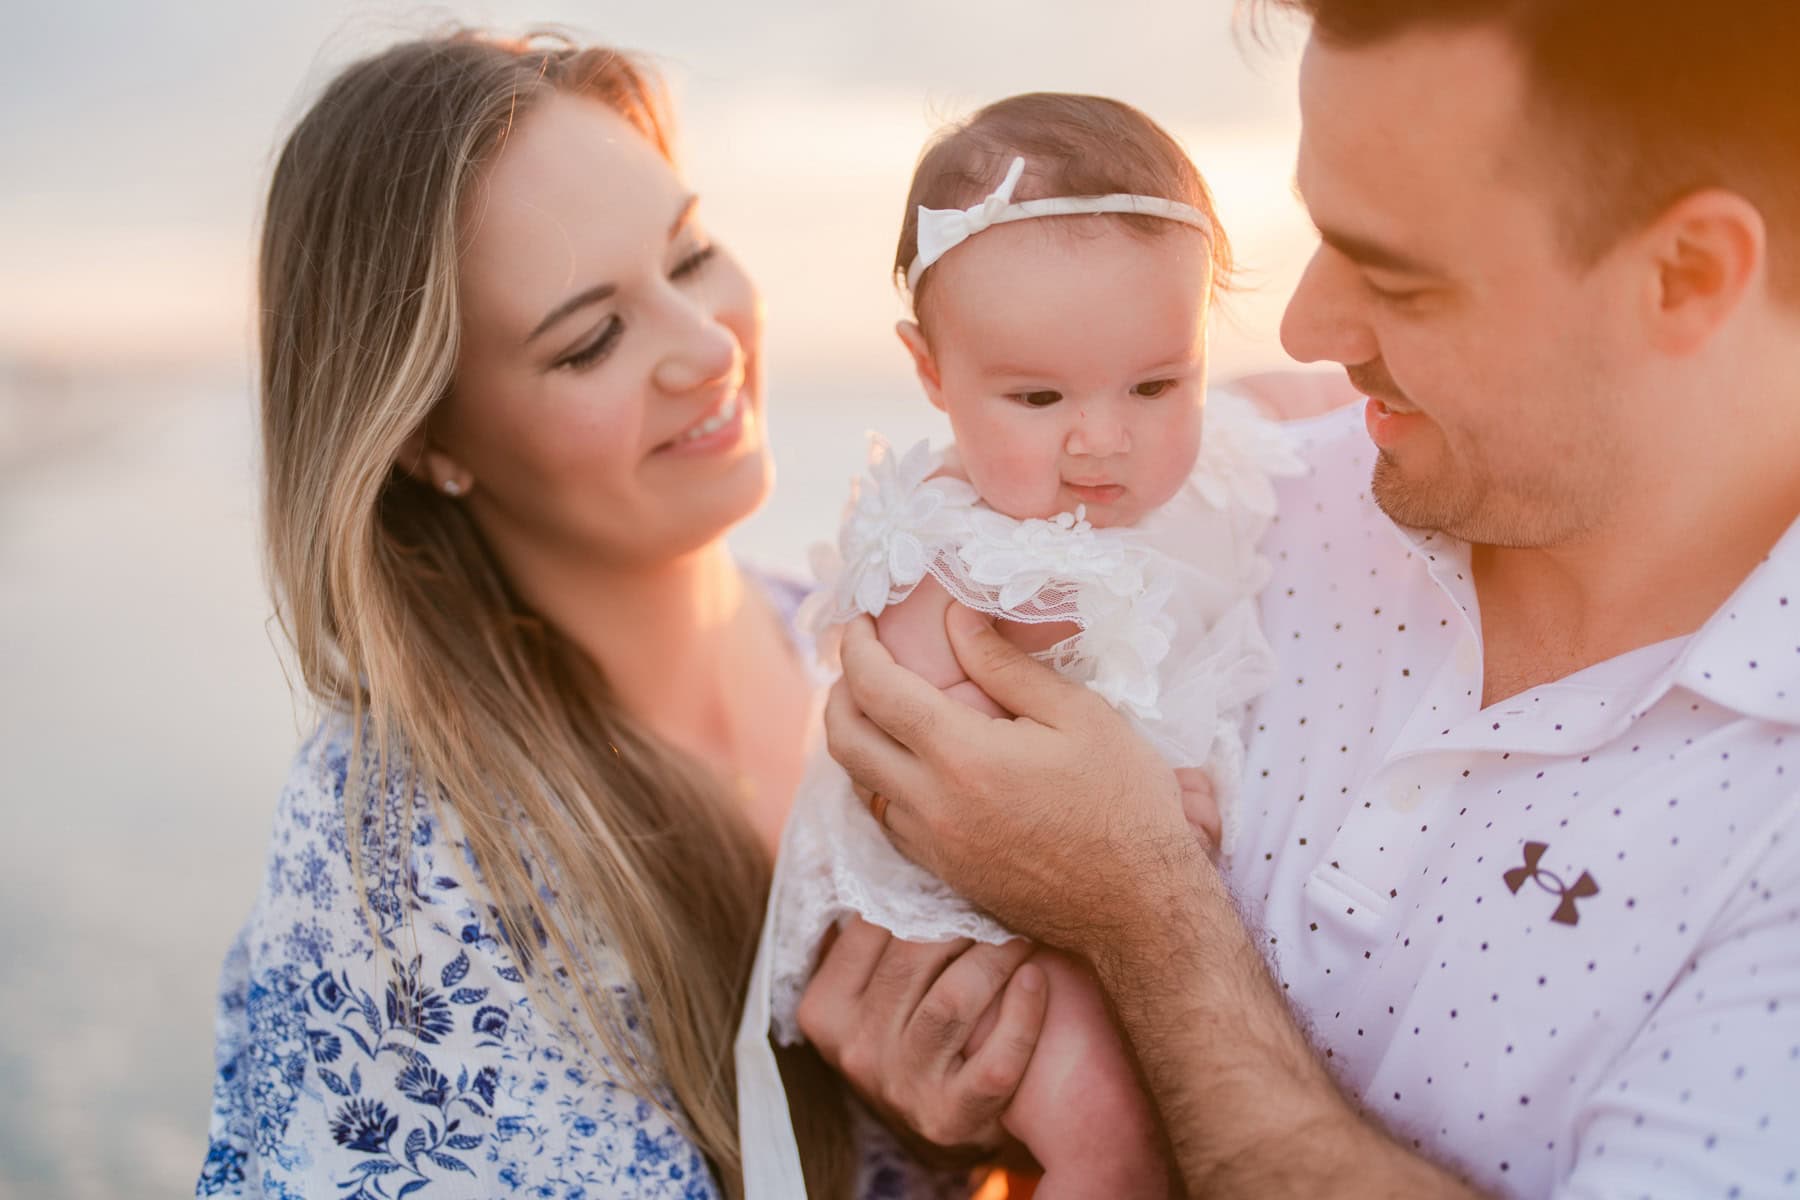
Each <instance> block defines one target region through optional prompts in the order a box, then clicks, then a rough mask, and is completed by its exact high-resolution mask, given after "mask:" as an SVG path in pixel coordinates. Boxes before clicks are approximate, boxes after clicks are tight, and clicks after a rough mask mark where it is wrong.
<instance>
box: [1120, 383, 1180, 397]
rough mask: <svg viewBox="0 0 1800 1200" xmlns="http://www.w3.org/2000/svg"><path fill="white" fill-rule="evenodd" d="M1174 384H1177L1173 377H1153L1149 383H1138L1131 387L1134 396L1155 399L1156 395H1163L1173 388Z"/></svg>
mask: <svg viewBox="0 0 1800 1200" xmlns="http://www.w3.org/2000/svg"><path fill="white" fill-rule="evenodd" d="M1174 386H1175V381H1174V380H1173V379H1152V380H1150V381H1149V382H1147V383H1140V384H1138V385H1137V386H1136V387H1134V388H1132V389H1131V393H1132V395H1134V396H1143V397H1146V398H1147V399H1155V398H1156V397H1158V396H1160V395H1162V394H1163V393H1164V392H1166V391H1168V390H1169V389H1170V388H1172V387H1174Z"/></svg>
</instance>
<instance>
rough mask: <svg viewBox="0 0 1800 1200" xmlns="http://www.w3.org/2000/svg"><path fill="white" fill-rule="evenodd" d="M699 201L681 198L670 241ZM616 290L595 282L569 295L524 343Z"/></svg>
mask: <svg viewBox="0 0 1800 1200" xmlns="http://www.w3.org/2000/svg"><path fill="white" fill-rule="evenodd" d="M699 203H700V197H699V196H695V195H689V196H687V197H686V198H685V199H683V200H682V202H681V208H680V210H679V211H677V212H676V214H675V220H674V221H673V222H672V223H671V224H670V225H669V240H670V241H674V240H675V237H676V235H677V234H679V233H680V232H681V231H682V230H683V229H684V228H686V226H687V223H688V222H689V221H690V220H692V219H693V216H694V208H695V206H696V205H698V204H699ZM618 290H619V285H618V284H616V283H597V284H595V285H594V286H593V287H590V288H583V289H582V290H581V291H579V292H576V293H575V294H574V295H573V296H570V297H569V298H568V299H567V300H564V301H563V302H562V303H561V304H559V305H557V306H556V307H555V308H553V309H551V310H550V311H549V312H548V313H547V314H545V316H544V319H543V320H541V321H539V322H538V323H537V328H535V329H533V330H532V331H531V332H530V333H528V334H526V335H525V344H526V345H530V344H531V343H532V342H534V341H536V340H537V338H538V335H539V334H541V333H543V332H544V331H545V330H546V329H549V328H550V327H551V326H552V325H555V324H556V323H557V322H558V321H560V320H562V319H563V318H564V317H566V316H568V315H569V314H570V313H573V312H577V311H579V310H581V309H584V308H586V307H587V306H588V305H590V304H598V303H600V301H602V300H605V299H607V298H609V297H610V296H611V295H612V294H613V293H614V292H616V291H618Z"/></svg>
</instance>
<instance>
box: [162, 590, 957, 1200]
mask: <svg viewBox="0 0 1800 1200" xmlns="http://www.w3.org/2000/svg"><path fill="white" fill-rule="evenodd" d="M784 607H787V608H788V610H789V611H790V612H791V605H786V606H784ZM350 735H351V729H350V724H349V721H348V719H347V718H343V717H329V718H327V719H326V720H325V722H324V723H323V724H322V725H321V726H320V728H319V729H318V731H317V732H316V733H314V734H313V736H312V737H311V738H310V739H309V740H308V741H307V742H306V744H305V745H304V746H302V747H301V749H300V751H299V754H298V755H297V757H296V759H295V761H294V765H293V771H292V774H291V776H290V778H289V781H288V784H287V787H286V788H285V790H284V791H283V793H282V796H281V801H280V804H279V806H278V808H277V811H276V814H275V829H274V835H273V838H272V841H271V845H270V851H269V861H268V870H267V872H266V874H265V876H264V879H263V885H262V891H261V894H260V895H259V896H258V898H257V901H256V906H255V908H254V909H253V910H252V913H251V916H250V920H249V922H248V924H247V925H246V926H245V928H244V930H243V932H242V933H241V934H240V935H239V937H238V939H237V942H236V943H235V944H234V945H233V946H232V948H231V950H230V952H229V954H228V955H227V956H226V959H225V966H224V970H223V974H222V978H221V981H220V996H219V1010H218V1026H217V1048H216V1052H215V1058H216V1062H217V1075H216V1076H215V1079H214V1084H213V1103H212V1126H211V1134H210V1140H209V1146H208V1150H207V1155H206V1162H205V1164H204V1166H203V1167H202V1169H201V1173H200V1180H199V1184H198V1186H197V1188H196V1195H200V1196H240V1197H281V1198H287V1197H309V1198H321V1197H330V1198H339V1200H401V1198H402V1197H408V1196H413V1197H417V1198H418V1200H462V1198H466V1197H495V1196H534V1197H556V1198H558V1200H614V1198H617V1200H626V1198H629V1200H640V1198H641V1200H652V1198H654V1200H662V1198H665V1197H667V1198H674V1197H682V1198H685V1200H711V1198H713V1197H717V1196H719V1195H720V1194H721V1193H720V1191H719V1189H718V1186H717V1184H716V1183H715V1181H714V1180H713V1177H712V1175H711V1172H710V1169H709V1168H708V1166H707V1163H706V1161H705V1159H704V1158H703V1157H702V1156H701V1154H700V1153H699V1151H698V1150H696V1149H695V1147H694V1146H693V1145H692V1144H691V1143H690V1142H689V1141H688V1139H687V1138H686V1137H685V1136H684V1134H683V1133H682V1131H681V1129H680V1128H679V1127H678V1126H677V1125H676V1124H675V1123H673V1122H672V1121H670V1120H669V1118H668V1117H667V1116H666V1115H665V1112H664V1109H665V1108H671V1109H672V1108H673V1107H674V1103H675V1102H674V1100H673V1097H672V1096H671V1095H670V1094H668V1092H667V1091H666V1090H665V1089H659V1091H660V1092H661V1094H660V1095H659V1096H658V1097H657V1099H658V1100H660V1102H661V1104H662V1106H663V1107H661V1108H659V1107H658V1105H657V1104H656V1103H652V1102H651V1100H650V1099H649V1098H646V1097H644V1096H640V1095H635V1094H633V1093H632V1092H631V1091H630V1090H629V1089H628V1087H627V1086H625V1085H623V1084H621V1083H617V1082H615V1077H617V1076H618V1075H619V1073H618V1072H617V1071H615V1070H613V1069H612V1066H613V1064H611V1063H609V1062H607V1061H605V1060H599V1061H596V1060H595V1059H594V1058H593V1057H592V1056H590V1055H589V1054H588V1053H586V1052H585V1051H584V1049H583V1044H582V1043H581V1041H580V1040H578V1039H577V1037H576V1034H575V1025H574V1022H573V1019H572V1016H571V1015H570V1014H569V1013H558V1014H548V1015H547V1014H545V1013H544V1012H541V1011H539V1008H540V1006H539V1005H538V1004H537V1003H535V1002H534V1000H533V998H532V997H531V995H530V994H529V993H528V989H527V986H526V982H525V978H524V976H523V975H522V974H521V973H520V970H519V968H518V966H517V965H516V962H515V960H514V957H513V955H512V952H511V950H510V949H509V947H508V946H507V944H506V943H505V942H504V941H503V940H502V939H501V938H500V936H499V929H498V924H497V921H496V919H495V915H494V912H493V910H492V909H491V908H490V907H489V905H488V904H487V903H486V902H485V900H483V899H481V898H480V897H479V895H478V894H477V893H476V892H474V891H472V890H471V888H470V886H469V885H470V881H472V880H475V879H477V878H478V876H477V875H476V873H475V870H474V864H473V859H472V857H471V856H470V854H469V852H468V849H467V847H466V845H465V843H464V840H463V837H462V834H461V832H460V827H459V826H458V824H457V823H456V821H455V818H454V815H453V814H450V813H447V812H446V813H443V814H438V813H435V812H433V810H432V809H431V807H430V805H429V803H428V801H427V799H426V797H425V796H424V794H423V793H422V792H420V791H417V790H415V789H413V788H412V787H411V786H410V784H409V783H408V781H407V780H406V778H405V776H404V774H403V773H402V772H401V771H399V770H398V769H395V770H392V771H390V772H389V773H388V775H387V776H386V777H385V778H382V777H379V776H378V775H376V774H375V763H374V759H373V754H372V752H371V753H369V754H368V755H366V756H365V758H364V761H363V762H362V763H361V764H359V770H361V771H362V772H363V773H364V775H363V778H364V780H365V781H366V782H368V783H369V784H371V785H372V786H371V789H370V791H369V792H368V793H366V794H368V795H371V796H378V797H379V801H378V802H374V803H371V804H370V806H369V815H368V817H367V818H366V819H365V820H364V821H363V822H362V828H361V829H360V830H358V831H357V834H356V836H358V837H359V838H360V842H361V846H360V849H361V851H362V862H363V864H364V868H365V870H367V871H369V872H370V874H371V876H372V878H371V879H370V881H369V882H370V887H369V910H371V915H372V916H373V918H374V921H375V936H373V937H371V935H370V927H369V924H368V923H367V921H366V920H365V912H364V908H363V903H362V899H361V897H360V895H359V892H358V889H357V887H356V885H355V882H354V879H353V876H352V873H351V867H350V838H351V831H350V830H349V829H348V827H347V820H346V816H345V811H344V791H345V784H346V781H347V780H348V778H349V774H350V770H351V761H350V758H351V736H350ZM611 968H612V972H613V978H612V980H611V983H612V986H613V988H614V991H615V993H616V994H617V996H618V997H619V1001H620V1003H621V1004H623V1005H625V1011H626V1012H627V1014H628V1015H629V1013H630V1010H631V1005H632V1002H633V998H634V996H635V994H636V991H635V988H634V987H633V985H632V983H631V980H630V979H629V977H628V976H627V975H626V973H625V970H624V968H623V966H622V964H620V963H618V962H617V961H616V960H615V961H614V962H613V963H612V964H611ZM603 969H604V968H603ZM628 1024H632V1022H630V1021H629V1019H628ZM644 1061H645V1062H647V1063H652V1064H653V1063H654V1061H655V1058H654V1051H653V1050H652V1049H651V1048H650V1047H649V1046H648V1045H647V1044H646V1045H645V1046H644ZM858 1127H859V1130H860V1131H861V1133H862V1137H861V1144H862V1146H863V1156H862V1160H863V1165H862V1169H861V1172H860V1176H859V1182H858V1189H857V1194H858V1195H859V1196H861V1197H866V1198H869V1200H874V1198H876V1197H900V1196H933V1197H951V1196H967V1194H968V1191H969V1185H968V1182H967V1177H966V1176H964V1177H961V1178H947V1177H944V1176H942V1175H938V1174H933V1173H931V1172H927V1171H924V1170H923V1169H921V1168H918V1167H916V1166H914V1165H912V1164H911V1163H910V1162H909V1161H908V1160H907V1159H905V1158H904V1157H903V1156H902V1155H901V1154H900V1152H899V1151H898V1150H897V1149H896V1148H895V1147H894V1145H893V1143H892V1142H891V1141H889V1140H888V1139H887V1138H886V1136H885V1135H884V1134H883V1133H882V1132H881V1131H880V1130H879V1128H878V1127H877V1126H875V1125H874V1123H873V1122H872V1121H868V1120H867V1119H866V1118H860V1116H859V1122H858Z"/></svg>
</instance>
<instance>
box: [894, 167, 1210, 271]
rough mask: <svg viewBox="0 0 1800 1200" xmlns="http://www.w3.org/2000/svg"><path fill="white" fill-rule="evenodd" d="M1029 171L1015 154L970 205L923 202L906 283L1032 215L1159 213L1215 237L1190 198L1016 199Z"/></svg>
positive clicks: (1121, 194) (1058, 197)
mask: <svg viewBox="0 0 1800 1200" xmlns="http://www.w3.org/2000/svg"><path fill="white" fill-rule="evenodd" d="M1024 173H1025V160H1024V159H1023V158H1014V159H1013V160H1012V166H1010V167H1008V168H1007V171H1006V178H1005V179H1003V180H1001V182H1000V186H999V187H997V188H995V189H994V191H993V192H992V193H991V194H990V195H989V196H988V197H987V199H985V200H983V201H982V202H981V203H979V204H976V205H972V206H970V207H969V208H926V207H925V206H924V205H922V204H921V205H920V206H919V225H918V242H919V253H918V256H917V257H916V258H914V259H913V261H912V266H910V267H908V268H907V269H906V287H907V290H908V291H916V290H917V289H918V286H919V276H921V275H923V274H924V273H925V268H926V267H929V266H930V265H931V264H932V263H935V262H936V261H938V259H940V258H942V257H944V255H946V254H948V253H949V252H950V251H952V250H954V249H956V247H958V246H960V245H962V244H963V243H964V242H966V241H968V240H969V239H970V238H972V237H974V236H975V235H976V234H978V233H980V232H981V231H982V230H984V229H986V228H988V227H989V226H992V225H1004V224H1006V223H1007V222H1009V221H1025V220H1029V219H1030V218H1032V217H1065V216H1073V215H1076V214H1080V213H1126V214H1130V215H1135V216H1141V217H1160V218H1162V219H1163V220H1165V221H1177V222H1180V223H1181V224H1183V225H1191V226H1193V227H1194V228H1195V229H1198V230H1199V231H1200V232H1201V233H1204V234H1205V235H1206V236H1207V237H1209V238H1210V237H1212V232H1213V225H1212V222H1211V221H1210V220H1208V219H1207V216H1206V214H1205V213H1203V212H1201V211H1200V210H1199V209H1197V208H1195V207H1194V206H1193V205H1191V204H1182V203H1180V202H1178V201H1175V200H1167V199H1164V198H1163V197H1161V196H1134V195H1128V194H1125V193H1114V194H1112V195H1108V196H1051V197H1048V198H1046V199H1043V200H1027V201H1025V202H1024V203H1023V204H1014V203H1013V202H1012V196H1013V190H1014V189H1015V188H1017V187H1018V186H1019V177H1020V176H1022V175H1023V174H1024Z"/></svg>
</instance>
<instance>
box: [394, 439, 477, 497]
mask: <svg viewBox="0 0 1800 1200" xmlns="http://www.w3.org/2000/svg"><path fill="white" fill-rule="evenodd" d="M394 461H395V464H396V465H397V466H398V467H399V468H400V469H401V470H402V471H405V472H406V473H407V474H408V475H410V476H412V477H413V478H414V479H416V480H418V481H419V482H420V483H422V484H424V485H425V486H426V487H429V488H431V489H432V490H433V491H438V492H442V493H444V495H446V496H452V497H461V496H466V495H468V494H469V491H470V489H471V488H473V487H474V486H475V476H474V475H473V474H472V473H471V472H470V471H469V470H468V469H467V468H466V467H464V466H463V465H462V464H461V463H460V462H458V461H457V460H456V459H455V458H453V457H452V456H450V455H449V454H447V453H445V452H444V451H442V450H440V449H438V448H437V447H436V446H434V445H433V444H432V442H431V439H430V436H429V435H428V434H427V433H426V431H425V429H424V428H423V427H421V428H419V429H415V430H413V432H412V434H411V436H409V437H408V438H407V439H406V441H405V443H404V444H403V445H402V446H401V447H400V453H399V455H398V456H397V457H396V458H395V460H394Z"/></svg>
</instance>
